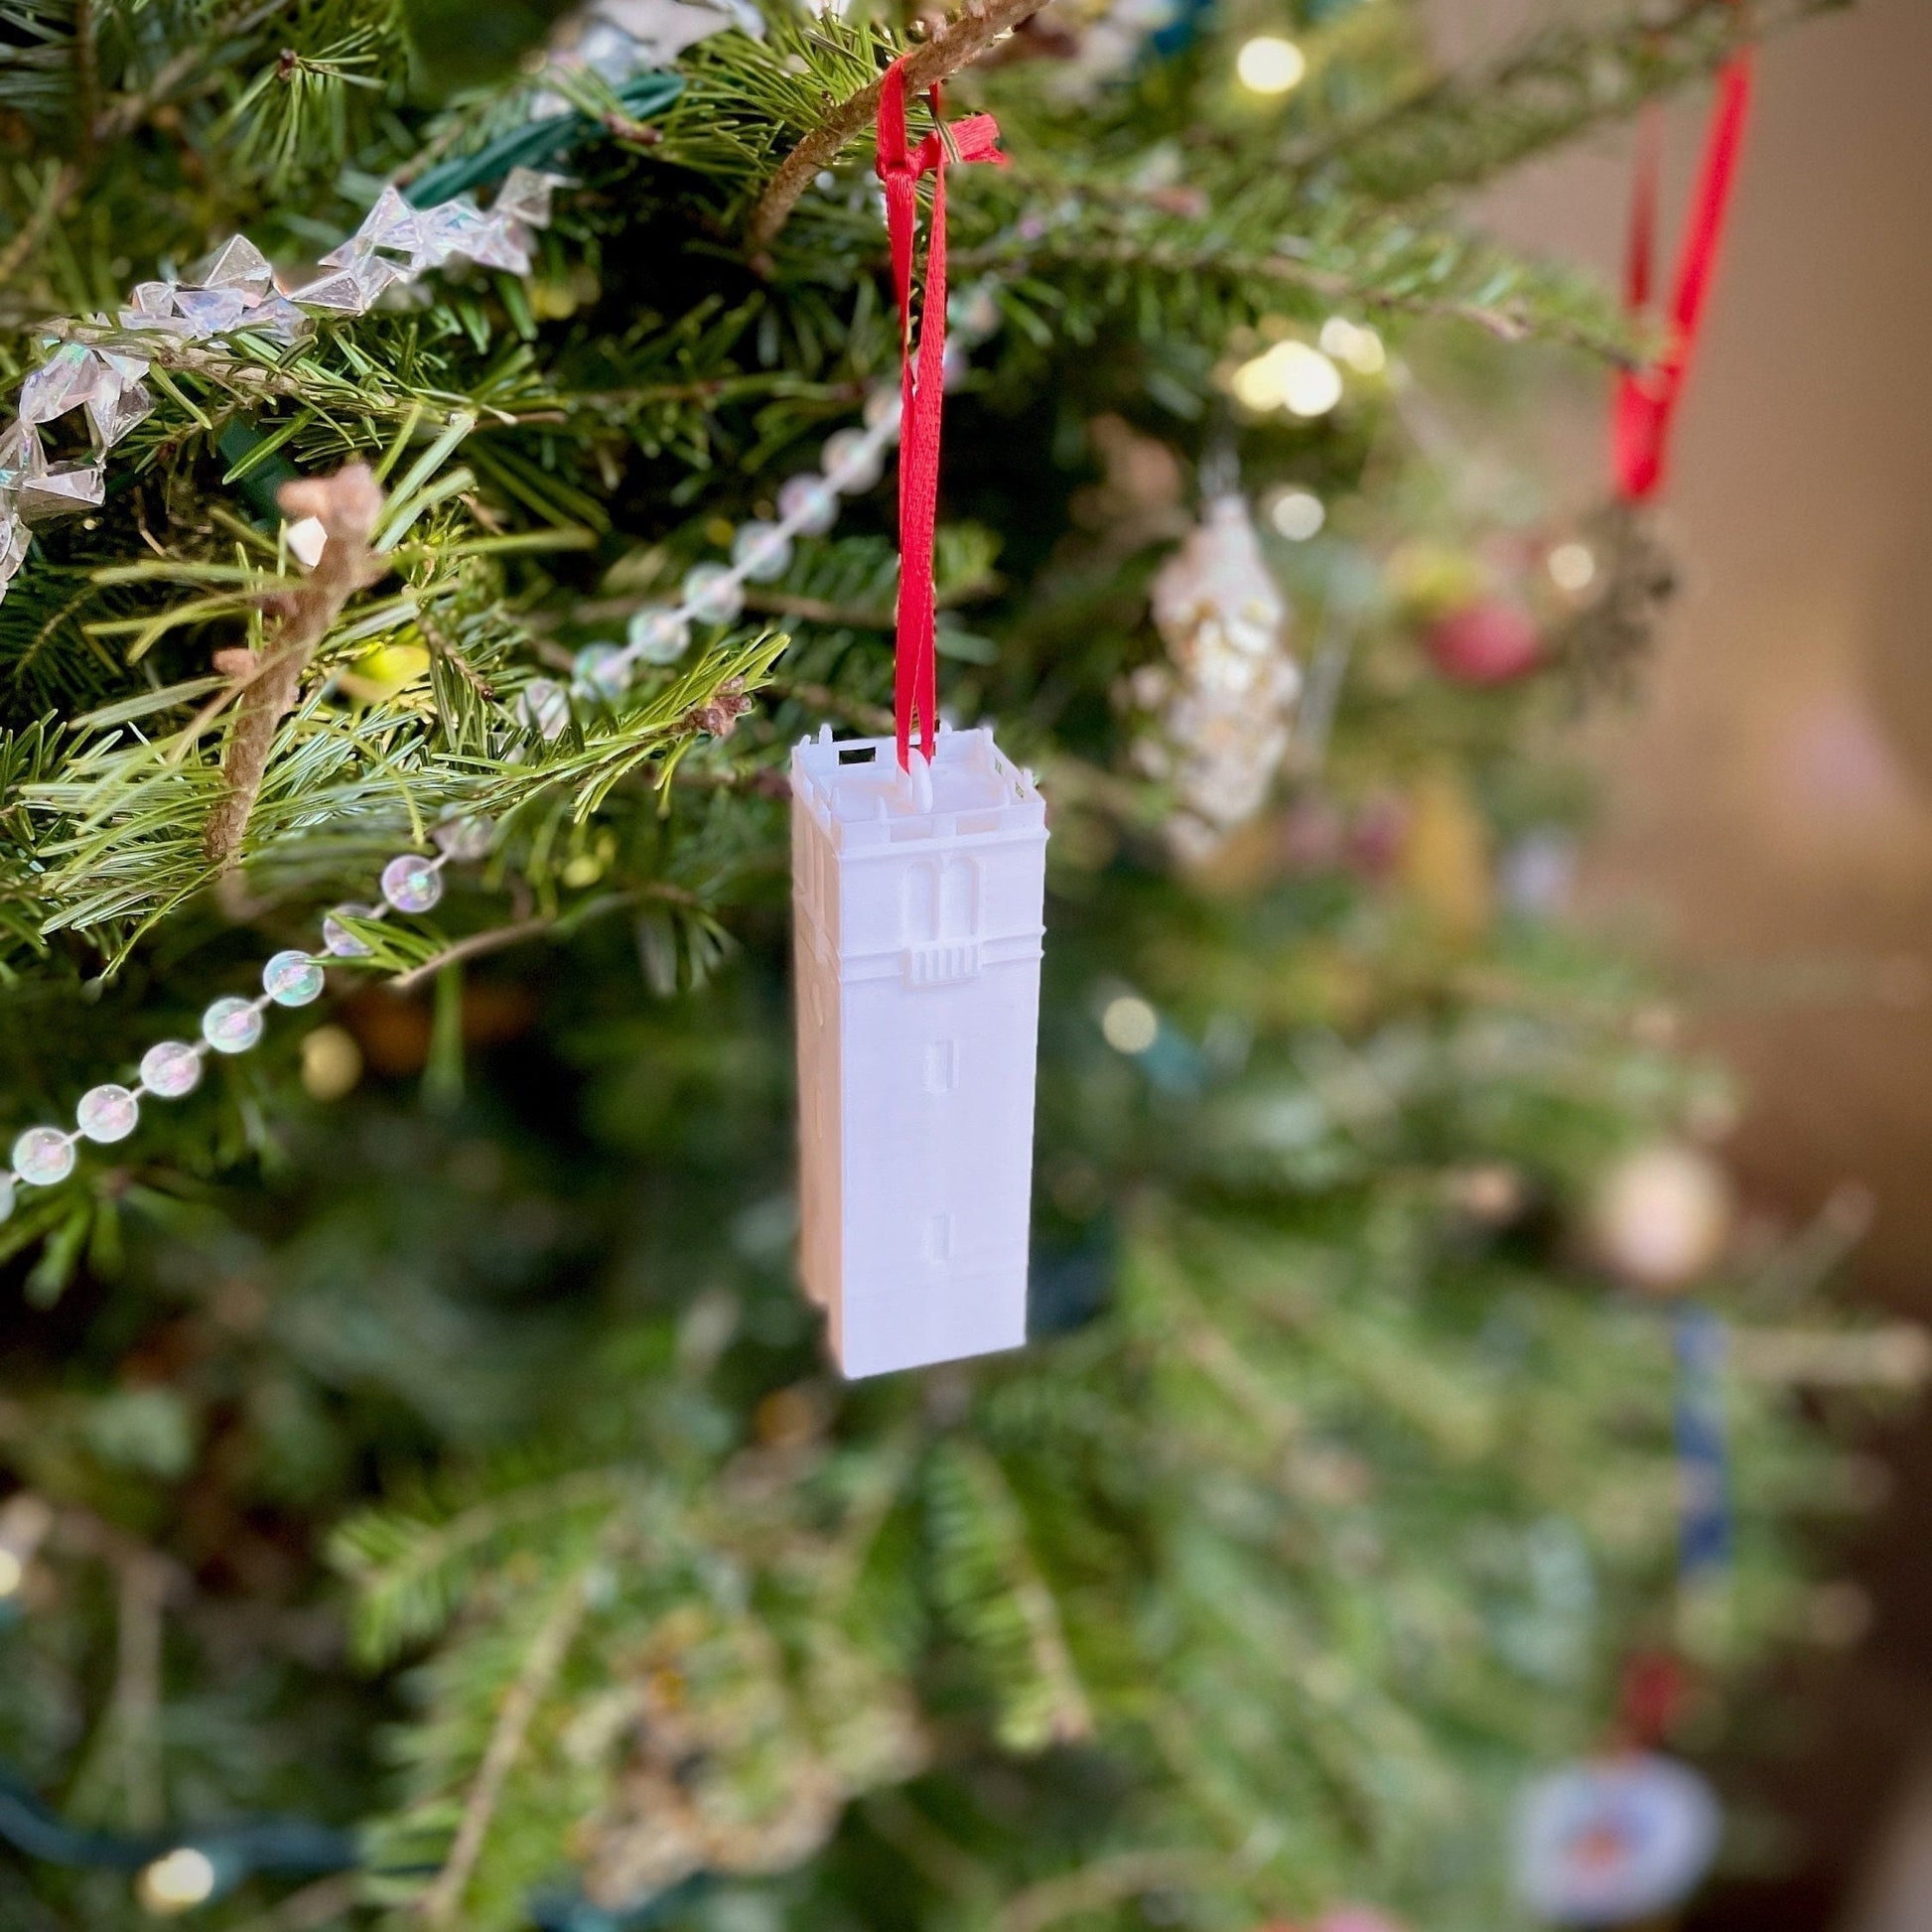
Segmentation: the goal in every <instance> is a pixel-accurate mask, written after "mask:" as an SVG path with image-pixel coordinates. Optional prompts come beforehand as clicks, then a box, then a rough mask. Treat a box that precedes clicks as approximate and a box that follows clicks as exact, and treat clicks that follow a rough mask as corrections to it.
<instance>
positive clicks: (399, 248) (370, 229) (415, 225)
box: [323, 183, 422, 266]
mask: <svg viewBox="0 0 1932 1932" xmlns="http://www.w3.org/2000/svg"><path fill="white" fill-rule="evenodd" d="M355 241H356V242H359V243H361V244H362V246H363V247H365V248H389V249H393V250H394V251H395V252H396V253H397V254H402V255H412V256H413V255H414V254H415V252H416V250H417V248H418V247H419V246H421V243H422V227H421V221H420V217H419V216H418V215H417V213H416V210H415V209H414V208H413V207H410V206H409V204H408V203H407V202H405V201H404V200H403V198H402V197H401V195H399V194H398V193H397V192H396V189H395V186H394V184H393V183H392V184H390V185H389V186H387V187H385V188H384V189H383V191H382V193H381V194H380V195H378V196H377V197H376V198H375V202H374V205H373V206H372V207H370V209H369V211H368V213H366V214H365V215H363V217H362V225H361V226H360V227H359V228H357V229H356V230H355ZM354 245H355V243H354V242H350V243H345V247H344V248H339V249H337V250H336V251H335V253H334V254H330V255H325V256H323V260H324V261H326V262H336V263H342V264H343V265H344V266H346V264H345V263H344V261H343V257H344V253H345V249H346V248H351V247H353V246H354Z"/></svg>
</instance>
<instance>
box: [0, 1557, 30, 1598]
mask: <svg viewBox="0 0 1932 1932" xmlns="http://www.w3.org/2000/svg"><path fill="white" fill-rule="evenodd" d="M26 1581H27V1566H26V1565H25V1564H24V1563H22V1562H21V1560H20V1559H19V1557H17V1556H16V1555H15V1554H14V1553H13V1551H11V1550H8V1549H0V1596H11V1595H13V1593H14V1592H15V1591H16V1590H17V1589H19V1587H21V1585H22V1584H24V1583H25V1582H26Z"/></svg>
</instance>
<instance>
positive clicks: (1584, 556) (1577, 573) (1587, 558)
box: [1544, 543, 1596, 594]
mask: <svg viewBox="0 0 1932 1932" xmlns="http://www.w3.org/2000/svg"><path fill="white" fill-rule="evenodd" d="M1544 568H1545V569H1546V570H1547V571H1549V573H1550V579H1551V581H1552V582H1553V583H1554V584H1555V585H1556V587H1557V588H1558V590H1560V591H1570V592H1572V593H1573V594H1574V593H1575V592H1578V591H1587V590H1588V589H1589V587H1590V585H1591V584H1592V583H1593V582H1594V581H1595V578H1596V558H1595V556H1594V554H1593V553H1592V552H1591V550H1590V547H1589V545H1588V544H1587V543H1560V544H1558V545H1557V547H1556V548H1555V549H1554V550H1552V551H1551V552H1550V554H1549V556H1548V558H1547V559H1545V562H1544Z"/></svg>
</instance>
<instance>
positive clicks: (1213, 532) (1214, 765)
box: [1130, 491, 1302, 865]
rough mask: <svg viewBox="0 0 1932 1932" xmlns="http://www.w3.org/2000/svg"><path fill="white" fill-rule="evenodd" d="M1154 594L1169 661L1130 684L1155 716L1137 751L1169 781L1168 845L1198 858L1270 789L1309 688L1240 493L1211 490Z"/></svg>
mask: <svg viewBox="0 0 1932 1932" xmlns="http://www.w3.org/2000/svg"><path fill="white" fill-rule="evenodd" d="M1150 595H1151V601H1152V605H1153V613H1154V621H1155V625H1156V627H1157V628H1158V629H1159V630H1160V632H1161V635H1162V637H1163V639H1164V640H1165V641H1166V643H1167V646H1168V654H1169V658H1170V660H1171V663H1170V666H1168V667H1155V666H1145V667H1143V673H1144V674H1137V675H1136V678H1135V680H1134V681H1133V683H1132V685H1131V687H1130V688H1131V689H1132V691H1133V692H1134V694H1135V696H1136V701H1137V702H1139V703H1141V704H1142V705H1143V706H1144V707H1145V708H1147V709H1149V710H1151V711H1153V712H1154V713H1155V719H1156V723H1157V726H1158V733H1157V734H1156V735H1150V736H1149V737H1147V738H1144V739H1143V741H1142V744H1141V745H1140V747H1139V748H1137V756H1138V757H1139V759H1140V762H1141V764H1142V767H1143V769H1157V770H1158V774H1159V775H1161V776H1163V777H1166V778H1168V779H1169V780H1170V782H1172V784H1173V790H1174V795H1175V805H1176V809H1175V811H1174V813H1173V817H1172V818H1171V819H1170V821H1169V824H1168V828H1167V829H1168V839H1169V843H1170V845H1171V846H1172V847H1173V850H1174V851H1175V853H1176V854H1177V855H1178V856H1179V857H1180V858H1181V859H1182V860H1184V861H1185V862H1186V863H1188V864H1190V865H1192V864H1200V863H1203V862H1205V861H1206V860H1207V859H1209V858H1211V857H1212V856H1213V854H1214V853H1215V851H1216V850H1217V849H1218V848H1219V847H1220V846H1221V844H1222V843H1223V842H1224V841H1225V840H1226V838H1227V836H1228V835H1229V834H1230V833H1231V832H1232V831H1233V830H1234V829H1235V828H1236V827H1238V826H1240V825H1242V824H1244V823H1245V822H1246V821H1247V820H1249V819H1251V818H1252V817H1253V816H1254V815H1255V813H1256V812H1258V811H1259V810H1260V809H1261V807H1262V805H1263V804H1264V803H1265V802H1266V801H1267V797H1268V791H1269V787H1270V785H1271V784H1272V783H1273V781H1274V777H1275V774H1276V772H1277V771H1278V770H1279V769H1280V766H1281V762H1282V759H1283V758H1284V757H1285V756H1286V754H1287V751H1288V718H1289V713H1290V709H1291V707H1292V706H1293V704H1294V702H1295V699H1296V697H1297V696H1298V694H1299V693H1300V691H1301V688H1302V674H1301V671H1300V669H1299V668H1298V666H1297V665H1296V663H1295V660H1294V659H1293V658H1292V657H1291V656H1290V655H1289V653H1288V649H1287V642H1286V633H1287V628H1288V620H1289V609H1288V601H1287V599H1285V598H1284V597H1283V596H1282V593H1281V590H1280V588H1279V587H1278V586H1277V584H1276V583H1275V580H1274V578H1273V577H1272V576H1271V575H1270V574H1269V570H1268V566H1267V563H1266V561H1265V560H1264V559H1263V557H1262V554H1261V542H1260V539H1259V537H1258V536H1257V535H1256V533H1255V526H1254V520H1253V518H1252V517H1251V516H1250V514H1249V511H1248V504H1247V501H1246V499H1245V498H1244V497H1242V496H1241V495H1239V494H1238V493H1236V492H1234V491H1225V492H1223V493H1221V494H1219V495H1217V496H1214V497H1211V498H1210V499H1209V501H1208V502H1207V504H1206V506H1205V508H1204V509H1203V511H1202V514H1201V519H1200V522H1199V523H1198V524H1197V525H1196V526H1195V527H1194V528H1193V529H1192V530H1191V531H1190V532H1189V533H1188V535H1187V537H1186V538H1185V540H1184V541H1183V542H1182V543H1181V545H1180V547H1179V549H1177V550H1176V551H1175V552H1174V553H1173V556H1172V557H1170V558H1169V559H1168V561H1167V562H1166V563H1165V564H1163V565H1162V567H1161V569H1160V571H1159V572H1158V573H1157V574H1156V576H1155V579H1154V583H1153V586H1152V590H1151V593H1150ZM1157 671H1158V672H1160V673H1161V674H1160V675H1158V676H1157V675H1154V674H1153V673H1156V672H1157Z"/></svg>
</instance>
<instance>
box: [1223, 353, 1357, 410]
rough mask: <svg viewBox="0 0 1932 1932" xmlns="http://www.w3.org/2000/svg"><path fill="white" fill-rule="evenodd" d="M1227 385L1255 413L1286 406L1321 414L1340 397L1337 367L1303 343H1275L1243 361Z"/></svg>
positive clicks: (1339, 377)
mask: <svg viewBox="0 0 1932 1932" xmlns="http://www.w3.org/2000/svg"><path fill="white" fill-rule="evenodd" d="M1228 387H1229V388H1230V389H1231V390H1232V391H1233V392H1234V399H1235V401H1236V402H1238V403H1240V404H1241V405H1242V407H1243V408H1245V409H1252V410H1253V411H1254V412H1255V413H1256V414H1257V415H1265V414H1266V413H1267V412H1268V411H1269V410H1271V409H1287V410H1288V411H1289V412H1290V413H1291V414H1293V415H1296V416H1325V415H1326V414H1327V413H1328V411H1329V410H1331V409H1332V408H1334V406H1335V404H1336V403H1338V402H1339V401H1340V400H1341V371H1340V370H1339V369H1338V368H1336V367H1335V365H1334V364H1333V363H1332V362H1331V361H1329V359H1328V358H1327V356H1325V355H1323V354H1322V352H1321V351H1320V350H1319V349H1318V348H1311V347H1310V346H1309V345H1308V344H1307V343H1295V342H1289V343H1277V344H1276V345H1274V347H1273V348H1270V349H1265V350H1264V351H1263V352H1262V353H1261V354H1259V355H1257V356H1255V357H1254V358H1253V360H1251V361H1247V362H1243V363H1242V364H1241V366H1240V367H1239V368H1238V369H1236V370H1235V371H1234V374H1233V375H1232V376H1231V377H1230V378H1229V380H1228Z"/></svg>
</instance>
